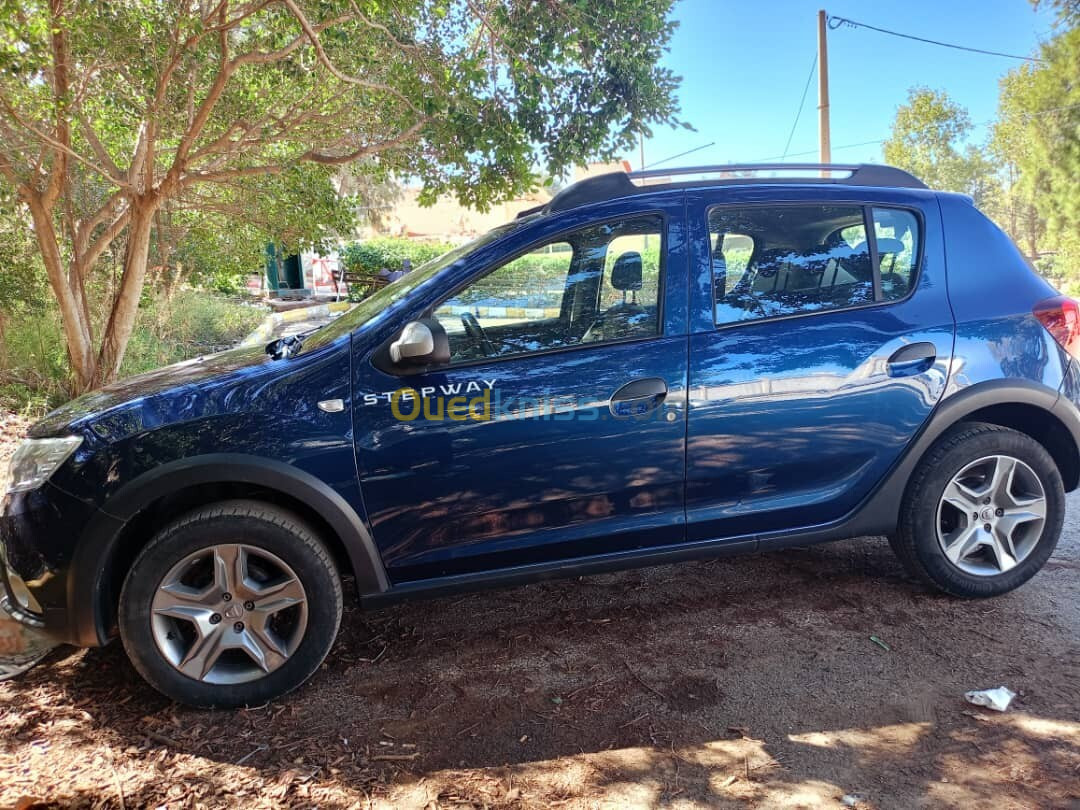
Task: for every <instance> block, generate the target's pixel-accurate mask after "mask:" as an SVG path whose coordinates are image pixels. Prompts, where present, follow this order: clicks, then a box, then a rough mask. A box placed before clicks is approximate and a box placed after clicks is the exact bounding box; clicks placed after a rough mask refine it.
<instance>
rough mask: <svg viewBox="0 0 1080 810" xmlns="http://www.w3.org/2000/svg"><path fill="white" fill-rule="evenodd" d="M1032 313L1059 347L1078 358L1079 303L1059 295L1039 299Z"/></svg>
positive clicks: (1079, 345) (1079, 336)
mask: <svg viewBox="0 0 1080 810" xmlns="http://www.w3.org/2000/svg"><path fill="white" fill-rule="evenodd" d="M1032 313H1033V314H1034V315H1035V317H1036V318H1038V319H1039V322H1040V323H1041V324H1042V325H1043V326H1045V327H1046V331H1047V332H1049V333H1050V334H1051V335H1053V337H1054V340H1056V341H1057V342H1058V345H1060V346H1061V348H1063V349H1064V350H1065V351H1067V352H1068V353H1069V354H1070V355H1072V356H1073V357H1075V358H1076V359H1077V360H1080V304H1078V303H1077V302H1076V301H1074V300H1073V299H1071V298H1068V297H1066V296H1064V295H1059V296H1057V297H1056V298H1047V299H1046V300H1045V301H1040V302H1039V303H1038V304H1036V305H1035V308H1034V309H1033V310H1032Z"/></svg>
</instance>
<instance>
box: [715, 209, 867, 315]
mask: <svg viewBox="0 0 1080 810" xmlns="http://www.w3.org/2000/svg"><path fill="white" fill-rule="evenodd" d="M709 231H710V237H711V240H710V244H711V245H713V294H714V301H715V307H714V317H715V320H716V323H717V325H724V324H730V323H737V322H739V321H749V320H758V319H761V318H774V317H780V316H783V315H795V314H799V313H804V312H820V311H824V310H830V309H843V308H844V307H850V306H856V305H858V304H865V303H869V302H872V301H873V300H874V274H873V265H872V262H871V260H870V247H869V245H868V244H867V241H866V228H865V219H864V214H863V209H862V207H861V206H817V205H797V206H796V205H793V206H777V207H767V206H747V207H745V208H728V207H723V208H713V209H712V210H711V211H710V212H709ZM729 235H730V236H731V237H732V238H731V239H729ZM717 246H719V248H720V249H719V250H717ZM729 246H730V247H731V256H730V257H729V255H728V254H729ZM736 246H738V249H737V250H736V249H735V247H736ZM740 268H741V272H740Z"/></svg>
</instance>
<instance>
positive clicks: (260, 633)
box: [150, 544, 308, 684]
mask: <svg viewBox="0 0 1080 810" xmlns="http://www.w3.org/2000/svg"><path fill="white" fill-rule="evenodd" d="M307 620H308V601H307V593H306V592H305V590H304V586H303V584H302V583H301V582H300V579H299V577H297V575H296V573H295V572H294V571H293V570H292V569H291V568H290V567H289V566H288V564H287V563H285V562H284V561H283V560H282V559H281V558H280V557H277V556H275V555H274V554H271V553H270V552H268V551H265V550H263V549H260V548H256V547H254V546H248V545H243V544H224V545H216V546H211V547H209V548H204V549H200V550H198V551H195V552H193V553H191V554H189V555H187V556H186V557H184V558H183V559H182V560H180V561H179V562H178V563H176V565H174V566H173V567H172V568H171V569H169V572H168V573H167V574H166V575H165V578H164V579H163V580H162V581H161V584H160V585H159V586H158V588H157V590H156V591H155V594H154V598H153V603H152V605H151V619H150V621H151V630H152V633H153V637H154V641H155V643H156V644H157V647H158V651H159V652H160V653H161V654H162V655H163V656H164V657H165V659H166V660H167V661H169V663H170V664H172V665H173V667H175V668H176V669H177V670H178V671H179V672H181V673H183V674H184V675H186V676H188V677H189V678H192V679H194V680H197V681H202V682H204V683H211V684H238V683H247V682H250V681H253V680H257V679H258V678H262V677H264V676H266V675H268V674H269V673H271V672H274V671H275V670H277V669H279V668H280V667H281V666H283V665H284V664H285V662H286V661H288V660H289V657H290V656H291V655H292V654H293V653H294V652H296V649H297V647H299V646H300V642H301V641H302V640H303V638H304V632H305V630H306V629H307Z"/></svg>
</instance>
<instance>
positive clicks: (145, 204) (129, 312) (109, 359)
mask: <svg viewBox="0 0 1080 810" xmlns="http://www.w3.org/2000/svg"><path fill="white" fill-rule="evenodd" d="M158 204H159V203H158V201H157V199H156V198H151V199H145V198H144V199H138V200H135V201H133V202H132V206H131V219H130V221H129V223H128V243H127V252H126V253H125V254H124V272H123V273H122V274H121V276H120V287H119V289H118V290H117V293H116V298H115V299H114V300H113V306H112V312H111V313H110V314H109V323H108V326H106V327H105V334H104V337H103V338H102V341H101V352H100V353H99V355H98V361H97V369H96V374H95V378H94V381H93V382H94V385H95V386H98V385H105V384H107V383H110V382H112V381H113V380H115V379H116V377H117V375H118V374H119V373H120V365H121V364H122V363H123V362H124V352H126V351H127V345H128V341H129V340H130V339H131V332H132V330H134V328H135V319H136V317H137V316H138V314H139V298H140V297H141V296H142V290H143V282H144V281H145V279H146V262H147V258H148V256H149V253H150V231H151V230H152V227H153V223H154V212H155V211H156V210H157V207H158Z"/></svg>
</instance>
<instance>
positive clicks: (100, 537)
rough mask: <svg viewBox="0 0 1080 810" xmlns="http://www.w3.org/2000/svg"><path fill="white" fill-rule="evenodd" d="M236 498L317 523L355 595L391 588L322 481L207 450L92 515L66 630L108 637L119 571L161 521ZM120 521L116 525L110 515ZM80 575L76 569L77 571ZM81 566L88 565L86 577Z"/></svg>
mask: <svg viewBox="0 0 1080 810" xmlns="http://www.w3.org/2000/svg"><path fill="white" fill-rule="evenodd" d="M236 497H246V498H254V499H256V500H264V501H266V502H268V503H271V504H275V505H278V506H282V507H285V508H287V509H289V510H290V511H293V512H295V513H296V514H297V515H298V517H300V518H302V519H303V520H305V521H306V522H308V523H309V524H310V525H312V527H313V528H315V529H316V530H317V531H318V532H319V535H320V537H321V539H323V541H324V542H325V543H326V545H327V547H328V548H329V549H330V551H331V552H332V553H333V554H334V556H335V558H336V562H337V563H338V567H339V569H341V570H342V571H343V573H348V574H352V575H353V576H355V578H356V586H357V590H358V592H359V593H360V594H361V595H365V594H371V593H381V592H383V591H386V590H387V589H388V588H389V581H388V579H387V576H386V572H385V569H384V568H383V565H382V560H381V558H380V556H379V554H378V550H377V549H376V547H375V544H374V542H373V540H372V538H371V534H370V532H369V531H368V529H367V527H366V526H365V525H364V522H363V520H362V519H361V518H360V516H359V515H358V514H357V513H356V511H355V510H354V509H353V508H352V507H351V506H350V505H349V503H348V502H347V501H346V500H345V499H344V498H342V497H341V495H339V494H338V493H337V492H335V491H334V490H333V489H332V488H331V487H330V486H329V485H327V484H326V483H325V482H324V481H322V480H320V479H318V478H316V477H315V476H313V475H311V474H310V473H307V472H305V471H303V470H300V469H297V468H296V467H293V466H291V465H288V464H285V463H283V462H279V461H272V460H268V459H263V458H257V457H252V456H245V455H240V454H226V453H222V454H212V455H207V456H201V457H196V458H189V459H183V460H181V461H176V462H172V463H170V464H165V465H162V466H160V467H157V468H154V469H153V470H151V471H149V472H148V473H146V474H144V475H142V476H140V477H139V478H137V479H135V480H134V481H132V482H131V483H130V484H128V485H127V486H125V487H124V488H123V489H122V490H120V491H119V492H118V493H117V494H116V496H114V497H113V498H112V499H110V501H108V502H107V503H106V504H105V505H104V506H103V508H102V510H101V512H100V513H99V518H98V519H95V520H93V521H91V523H90V525H89V526H88V527H87V530H86V532H85V534H84V536H83V539H82V541H81V542H80V543H79V545H78V547H77V549H76V551H75V556H74V558H73V560H72V565H71V568H70V571H71V576H70V577H69V583H68V590H69V599H68V602H69V605H70V606H71V608H72V609H73V617H72V624H73V627H72V628H71V635H72V636H73V637H74V639H75V640H76V642H77V643H79V644H83V645H86V646H97V645H100V644H104V643H105V642H106V641H107V640H108V639H109V637H110V634H111V631H112V627H113V624H114V622H115V617H116V606H117V600H118V597H119V593H120V589H121V587H122V585H123V577H124V575H125V574H126V572H127V570H128V568H129V567H130V565H131V563H132V562H133V561H134V558H135V556H136V555H137V554H138V552H139V551H140V550H141V549H142V548H143V547H144V546H145V545H146V543H147V542H149V540H150V538H151V537H152V536H153V535H154V533H156V531H158V530H159V529H160V528H161V527H162V526H164V525H166V524H167V523H168V522H169V521H171V520H173V519H175V518H177V517H179V516H180V515H181V514H183V513H185V512H187V511H190V510H191V509H195V508H198V507H200V506H205V505H207V504H208V503H213V502H216V501H219V500H226V499H230V498H236ZM117 520H120V521H122V522H123V525H122V526H121V527H120V528H119V530H117V529H116V521H117ZM79 571H81V572H83V574H84V575H82V576H80V575H77V572H79ZM86 571H94V572H95V574H94V576H92V577H88V576H85V572H86Z"/></svg>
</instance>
